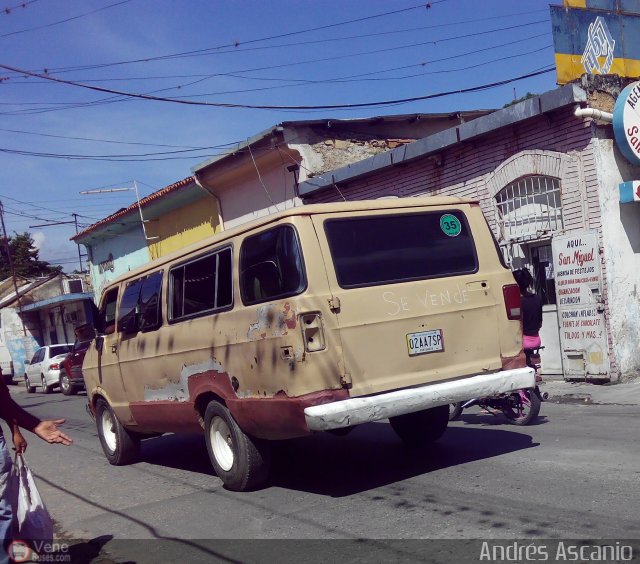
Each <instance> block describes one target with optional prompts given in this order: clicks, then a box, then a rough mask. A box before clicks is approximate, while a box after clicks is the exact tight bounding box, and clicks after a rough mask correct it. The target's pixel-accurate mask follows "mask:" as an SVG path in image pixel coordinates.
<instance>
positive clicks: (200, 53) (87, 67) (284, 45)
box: [20, 10, 549, 84]
mask: <svg viewBox="0 0 640 564" xmlns="http://www.w3.org/2000/svg"><path fill="white" fill-rule="evenodd" d="M540 12H546V10H533V11H529V12H517V13H514V14H505V15H501V16H490V17H486V18H475V19H470V20H459V21H456V22H450V23H442V24H435V25H428V26H421V27H413V28H405V29H399V30H391V31H381V32H376V33H366V34H360V35H350V36H343V37H330V38H322V39H315V40H305V41H299V42H293V43H281V44H278V45H263V46H260V47H251V48H246V49H239V48H233V49H230V50H227V51H219V49H220V48H219V47H210V48H206V49H201V50H197V51H188V52H186V53H175V54H172V55H162V56H158V57H149V58H145V59H135V60H131V61H120V62H117V63H103V64H95V65H85V66H77V67H56V68H48V69H47V72H48V73H55V74H61V73H67V72H77V71H78V70H92V69H100V68H105V67H108V66H113V65H122V64H130V63H147V62H150V61H155V60H162V61H167V60H171V59H178V58H187V57H199V56H204V55H227V54H231V53H233V54H237V53H242V52H247V51H255V50H267V49H280V48H289V47H296V46H299V45H305V46H306V45H314V44H320V43H330V42H335V41H347V40H354V39H365V38H369V37H377V36H381V35H395V34H399V33H408V32H413V31H426V30H429V29H439V28H442V27H449V26H460V25H462V24H466V23H478V22H483V21H489V20H496V19H504V18H509V17H513V16H520V15H531V14H536V13H540ZM536 23H547V24H548V23H549V20H548V19H545V20H540V21H535V22H528V23H526V24H523V25H525V26H526V25H533V24H536ZM520 27H522V26H520ZM509 29H513V28H511V27H507V28H500V29H496V30H491V31H490V33H493V32H499V31H503V30H509ZM462 37H468V35H465V36H462ZM448 40H450V39H448V38H444V39H438V40H434V41H437V42H442V41H448ZM248 43H251V42H248ZM417 45H421V44H417ZM236 72H244V71H236ZM206 76H207V75H191V76H189V75H187V76H180V75H169V76H158V77H131V78H107V79H102V80H103V81H121V80H148V79H150V78H152V79H168V78H202V77H206ZM76 80H77V81H83V82H99V81H100V80H101V79H88V80H83V79H76ZM28 82H29V81H24V82H21V83H20V84H26V83H28ZM31 83H33V82H32V81H31Z"/></svg>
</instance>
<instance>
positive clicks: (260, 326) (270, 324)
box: [247, 302, 297, 341]
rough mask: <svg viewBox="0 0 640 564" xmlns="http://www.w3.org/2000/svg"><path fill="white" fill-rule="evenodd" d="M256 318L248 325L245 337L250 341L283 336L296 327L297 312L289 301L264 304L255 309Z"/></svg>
mask: <svg viewBox="0 0 640 564" xmlns="http://www.w3.org/2000/svg"><path fill="white" fill-rule="evenodd" d="M257 313H258V320H257V321H256V322H255V323H252V324H251V325H249V331H248V333H247V338H248V339H250V340H251V341H256V340H258V339H266V338H268V337H283V336H284V335H288V334H289V331H290V330H293V329H295V328H296V325H297V312H296V311H295V310H293V309H292V308H291V304H290V303H289V302H284V303H283V304H266V305H263V306H260V307H259V308H258V310H257Z"/></svg>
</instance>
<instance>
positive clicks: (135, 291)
mask: <svg viewBox="0 0 640 564" xmlns="http://www.w3.org/2000/svg"><path fill="white" fill-rule="evenodd" d="M140 288H142V279H141V278H138V279H137V280H132V281H131V282H128V283H127V287H126V288H125V290H124V294H122V300H120V311H119V312H118V331H123V332H125V333H134V332H135V331H136V330H137V320H138V314H139V313H140V307H139V301H140Z"/></svg>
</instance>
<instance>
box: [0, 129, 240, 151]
mask: <svg viewBox="0 0 640 564" xmlns="http://www.w3.org/2000/svg"><path fill="white" fill-rule="evenodd" d="M0 131H5V132H7V133H19V134H23V135H35V136H37V137H53V138H55V139H70V140H72V141H93V142H96V143H113V144H115V145H138V146H142V147H166V148H175V149H188V150H192V151H205V150H207V149H223V148H225V147H229V146H231V145H237V144H238V141H233V142H231V143H222V144H220V145H211V146H204V147H194V146H190V145H167V144H162V143H141V142H137V141H116V140H114V139H96V138H94V137H71V136H68V135H53V134H50V133H39V132H36V131H22V130H19V129H3V128H0Z"/></svg>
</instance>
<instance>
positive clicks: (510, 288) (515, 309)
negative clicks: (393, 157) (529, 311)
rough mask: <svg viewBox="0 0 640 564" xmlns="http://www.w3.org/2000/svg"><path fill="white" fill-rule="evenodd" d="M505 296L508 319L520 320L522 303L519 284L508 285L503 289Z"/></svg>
mask: <svg viewBox="0 0 640 564" xmlns="http://www.w3.org/2000/svg"><path fill="white" fill-rule="evenodd" d="M502 293H503V295H504V307H505V308H506V310H507V319H520V312H521V311H522V310H521V307H522V302H521V301H520V288H519V287H518V285H517V284H508V285H507V286H503V287H502Z"/></svg>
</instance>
